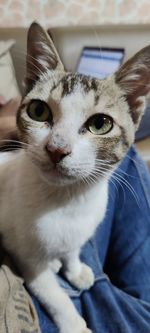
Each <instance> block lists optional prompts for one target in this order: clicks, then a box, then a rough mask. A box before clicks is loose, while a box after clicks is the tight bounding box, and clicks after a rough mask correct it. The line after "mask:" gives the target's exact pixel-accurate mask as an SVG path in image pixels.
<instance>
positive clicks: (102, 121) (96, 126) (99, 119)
mask: <svg viewBox="0 0 150 333" xmlns="http://www.w3.org/2000/svg"><path fill="white" fill-rule="evenodd" d="M86 128H87V129H88V131H90V132H91V133H92V134H95V135H103V134H106V133H108V132H110V131H111V129H112V128H113V119H112V118H111V117H109V116H106V115H105V114H95V115H94V116H92V117H91V118H90V119H89V120H88V121H87V124H86Z"/></svg>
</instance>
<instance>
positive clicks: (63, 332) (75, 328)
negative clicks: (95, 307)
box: [60, 315, 92, 333]
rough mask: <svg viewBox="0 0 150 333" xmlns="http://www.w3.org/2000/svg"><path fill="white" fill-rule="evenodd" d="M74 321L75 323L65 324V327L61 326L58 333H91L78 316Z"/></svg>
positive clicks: (71, 321) (72, 321)
mask: <svg viewBox="0 0 150 333" xmlns="http://www.w3.org/2000/svg"><path fill="white" fill-rule="evenodd" d="M74 319H75V322H74V320H70V321H68V322H65V325H62V326H61V329H60V333H92V331H91V330H90V329H89V328H87V325H86V322H85V320H84V319H83V318H82V317H80V315H77V316H76V318H74Z"/></svg>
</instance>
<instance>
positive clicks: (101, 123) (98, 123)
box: [94, 117, 105, 130]
mask: <svg viewBox="0 0 150 333" xmlns="http://www.w3.org/2000/svg"><path fill="white" fill-rule="evenodd" d="M104 121H105V119H104V118H103V117H97V118H96V119H95V122H94V125H95V127H96V129H97V130H99V129H100V128H102V127H103V126H104Z"/></svg>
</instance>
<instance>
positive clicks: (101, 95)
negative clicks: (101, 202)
mask: <svg viewBox="0 0 150 333" xmlns="http://www.w3.org/2000/svg"><path fill="white" fill-rule="evenodd" d="M33 36H34V42H33ZM41 36H42V37H41ZM120 73H121V72H119V74H118V81H119V80H120V82H119V84H120V85H118V83H117V76H112V77H109V78H108V79H106V80H97V79H95V78H90V77H87V76H84V75H79V74H70V73H66V72H65V71H64V69H63V65H62V64H61V62H60V59H59V56H58V54H57V51H56V50H55V48H54V45H53V44H52V41H51V40H49V38H48V37H47V35H46V33H45V32H44V31H43V30H42V29H41V27H39V25H37V24H33V25H32V26H31V28H30V30H29V35H28V58H27V94H26V96H25V98H24V100H23V103H22V106H21V108H20V110H19V113H18V127H19V129H20V133H21V137H22V139H23V140H24V141H25V143H27V144H28V145H26V150H27V152H28V154H29V156H30V157H31V158H32V160H33V162H34V163H35V164H36V165H37V166H38V167H39V171H40V172H41V174H42V176H43V177H44V178H45V179H46V180H47V181H48V182H49V183H52V184H55V185H60V184H61V185H65V184H70V183H74V182H78V181H83V182H87V181H88V182H92V181H96V179H97V178H99V177H108V175H109V174H110V172H111V171H112V170H113V169H114V168H115V167H116V165H118V163H119V162H120V161H121V160H122V158H123V157H124V155H125V153H126V152H127V150H128V149H129V147H130V145H131V144H132V142H133V140H134V132H135V126H137V123H138V122H139V118H140V117H141V116H140V114H141V113H142V112H141V111H142V110H143V108H144V101H143V98H142V99H141V98H140V99H139V98H136V101H135V103H137V101H138V105H137V107H136V109H135V103H134V106H133V111H132V112H131V110H130V105H129V102H128V101H127V98H125V94H124V93H123V90H122V88H121V83H122V84H124V81H121V78H120V77H119V75H120V76H121V74H120ZM126 77H128V79H129V73H127V74H126ZM126 82H127V79H126ZM134 82H135V77H134ZM138 97H139V96H138ZM140 97H141V96H140ZM131 102H132V103H133V102H134V101H133V98H132V99H131ZM139 110H140V111H139ZM135 118H136V119H135Z"/></svg>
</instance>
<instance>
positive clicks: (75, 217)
mask: <svg viewBox="0 0 150 333" xmlns="http://www.w3.org/2000/svg"><path fill="white" fill-rule="evenodd" d="M107 199H108V187H107V183H106V182H105V184H104V183H103V184H100V183H99V184H97V185H95V186H94V187H93V188H92V189H91V190H89V191H88V192H87V193H85V194H83V195H80V196H79V197H75V198H72V200H70V201H69V202H68V204H66V205H64V206H63V205H60V207H59V205H58V208H57V209H54V210H52V209H50V210H49V211H47V213H45V214H43V216H41V217H40V218H39V219H38V220H37V221H36V234H37V236H38V238H39V240H40V241H41V242H42V244H43V246H44V247H45V249H46V250H47V251H48V253H51V254H52V253H54V254H55V253H56V252H57V253H58V252H59V251H60V252H63V251H64V252H65V251H68V250H74V249H75V248H78V247H81V246H82V245H83V244H84V243H85V242H86V241H87V240H88V239H89V238H90V237H91V236H92V235H93V233H94V231H95V229H96V227H97V225H98V224H99V223H100V222H101V221H102V220H103V218H104V216H105V213H106V207H107Z"/></svg>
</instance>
